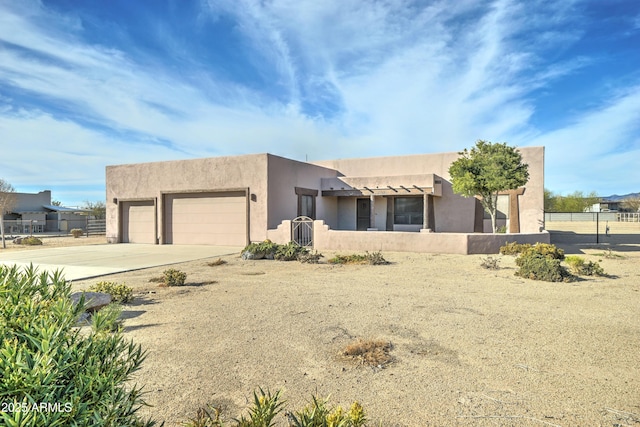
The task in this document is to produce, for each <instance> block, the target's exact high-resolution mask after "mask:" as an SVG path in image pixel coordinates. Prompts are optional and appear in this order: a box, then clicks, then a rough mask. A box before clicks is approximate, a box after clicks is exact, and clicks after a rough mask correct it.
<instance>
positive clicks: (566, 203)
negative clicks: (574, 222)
mask: <svg viewBox="0 0 640 427" xmlns="http://www.w3.org/2000/svg"><path fill="white" fill-rule="evenodd" d="M599 201H600V198H599V197H598V195H597V194H596V192H595V191H592V192H590V193H589V194H587V195H585V194H584V193H583V192H582V191H574V192H573V193H570V194H567V195H566V196H559V195H557V196H554V201H553V205H552V206H553V209H552V210H551V211H550V212H584V211H585V210H586V209H587V208H589V207H591V206H593V205H595V204H596V203H598V202H599Z"/></svg>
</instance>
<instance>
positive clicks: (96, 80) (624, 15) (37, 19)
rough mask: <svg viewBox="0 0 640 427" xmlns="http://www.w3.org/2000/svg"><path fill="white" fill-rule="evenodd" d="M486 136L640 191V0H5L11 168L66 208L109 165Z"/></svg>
mask: <svg viewBox="0 0 640 427" xmlns="http://www.w3.org/2000/svg"><path fill="white" fill-rule="evenodd" d="M477 139H485V140H489V141H494V142H507V143H509V144H511V145H516V146H536V145H544V146H545V147H546V168H545V173H546V176H545V184H546V185H545V186H546V187H547V188H549V189H551V190H552V191H554V192H557V193H562V194H566V193H568V192H572V191H574V190H582V191H585V192H589V191H592V190H594V191H596V192H597V193H599V194H601V195H609V194H613V193H618V194H623V193H630V192H637V191H640V2H638V1H637V0H597V1H580V0H557V1H554V0H540V1H538V0H531V1H508V0H497V1H478V0H473V1H470V0H456V1H450V0H447V1H419V2H410V1H407V0H404V1H399V0H398V1H396V0H386V1H374V0H368V1H359V0H347V1H345V0H322V1H317V0H310V1H306V0H136V1H131V0H109V1H104V0H84V1H76V0H56V1H46V0H41V1H35V0H0V147H1V149H0V177H2V178H4V179H6V180H8V181H9V182H11V183H12V184H13V185H14V187H16V189H17V190H18V191H26V192H36V191H40V190H43V189H51V190H52V192H53V197H54V199H57V200H60V201H62V202H63V203H65V204H66V205H78V204H81V203H82V202H83V201H84V200H92V201H93V200H103V199H104V197H105V195H104V167H105V166H106V165H110V164H121V163H133V162H147V161H157V160H169V159H188V158H197V157H211V156H221V155H235V154H247V153H260V152H270V153H274V154H278V155H282V156H286V157H290V158H294V159H298V160H304V159H305V158H308V159H309V160H321V159H331V158H345V157H370V156H379V155H394V154H413V153H431V152H442V151H460V150H462V149H463V148H465V147H471V146H472V145H473V144H474V143H475V141H476V140H477Z"/></svg>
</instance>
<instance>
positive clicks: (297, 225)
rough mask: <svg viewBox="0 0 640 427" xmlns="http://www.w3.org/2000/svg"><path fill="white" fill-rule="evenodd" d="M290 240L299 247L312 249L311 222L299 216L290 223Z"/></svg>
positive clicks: (306, 217) (309, 219) (305, 217)
mask: <svg viewBox="0 0 640 427" xmlns="http://www.w3.org/2000/svg"><path fill="white" fill-rule="evenodd" d="M291 240H292V241H294V242H295V243H296V244H298V245H300V246H307V247H313V220H312V219H311V218H309V217H308V216H299V217H297V218H295V219H294V220H293V221H291Z"/></svg>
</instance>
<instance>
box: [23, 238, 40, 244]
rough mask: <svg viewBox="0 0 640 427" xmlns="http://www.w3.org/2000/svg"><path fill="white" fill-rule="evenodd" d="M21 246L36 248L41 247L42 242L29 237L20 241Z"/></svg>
mask: <svg viewBox="0 0 640 427" xmlns="http://www.w3.org/2000/svg"><path fill="white" fill-rule="evenodd" d="M22 244H23V245H28V246H38V245H42V240H40V239H38V238H37V237H35V236H29V237H25V238H23V239H22Z"/></svg>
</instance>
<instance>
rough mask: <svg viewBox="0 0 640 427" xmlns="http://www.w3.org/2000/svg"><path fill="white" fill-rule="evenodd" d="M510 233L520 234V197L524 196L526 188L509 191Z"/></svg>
mask: <svg viewBox="0 0 640 427" xmlns="http://www.w3.org/2000/svg"><path fill="white" fill-rule="evenodd" d="M508 194H509V233H519V232H520V204H519V202H518V196H520V195H522V194H524V188H518V189H516V190H509V192H508Z"/></svg>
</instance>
